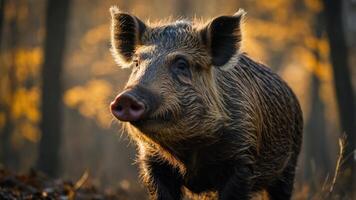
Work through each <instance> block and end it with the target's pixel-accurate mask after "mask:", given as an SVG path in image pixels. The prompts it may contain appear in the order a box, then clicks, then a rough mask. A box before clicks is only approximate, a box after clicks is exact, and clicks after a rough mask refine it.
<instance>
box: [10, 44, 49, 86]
mask: <svg viewBox="0 0 356 200" xmlns="http://www.w3.org/2000/svg"><path fill="white" fill-rule="evenodd" d="M42 60H43V53H42V48H40V47H36V48H33V49H18V50H17V51H16V52H15V66H16V79H17V80H18V81H19V82H24V81H25V80H26V79H27V78H28V77H29V76H32V77H35V76H36V75H38V73H39V70H40V66H41V63H42Z"/></svg>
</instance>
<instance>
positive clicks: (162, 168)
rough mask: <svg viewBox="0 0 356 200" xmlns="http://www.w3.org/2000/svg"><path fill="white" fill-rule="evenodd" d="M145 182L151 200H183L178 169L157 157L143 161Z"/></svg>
mask: <svg viewBox="0 0 356 200" xmlns="http://www.w3.org/2000/svg"><path fill="white" fill-rule="evenodd" d="M141 174H142V178H143V182H144V184H145V185H146V187H147V188H148V190H149V193H150V198H149V199H150V200H181V199H182V190H181V188H182V178H181V175H180V173H179V171H178V169H176V168H173V167H172V166H171V165H169V164H168V163H167V162H165V161H162V160H160V159H157V158H155V157H146V158H145V159H144V160H141Z"/></svg>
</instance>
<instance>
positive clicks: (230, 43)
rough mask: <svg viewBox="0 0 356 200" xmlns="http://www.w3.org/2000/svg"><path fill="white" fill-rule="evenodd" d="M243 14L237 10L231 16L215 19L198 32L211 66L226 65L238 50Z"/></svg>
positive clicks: (242, 11) (243, 12) (240, 10)
mask: <svg viewBox="0 0 356 200" xmlns="http://www.w3.org/2000/svg"><path fill="white" fill-rule="evenodd" d="M245 14H246V12H245V11H244V10H242V9H239V11H238V12H236V13H235V14H234V15H233V16H220V17H217V18H215V19H213V20H211V21H210V22H209V23H208V24H207V25H206V26H205V27H204V28H203V29H202V30H201V31H200V35H201V39H202V42H203V43H204V45H205V46H206V47H207V48H208V51H209V52H210V54H211V57H212V64H213V65H215V66H222V65H224V64H226V63H227V62H228V61H229V60H230V59H231V58H232V57H233V56H234V55H235V54H236V53H237V52H238V51H239V50H240V43H241V23H242V20H243V18H244V16H245Z"/></svg>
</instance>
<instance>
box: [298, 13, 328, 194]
mask: <svg viewBox="0 0 356 200" xmlns="http://www.w3.org/2000/svg"><path fill="white" fill-rule="evenodd" d="M322 17H323V16H322V13H317V14H316V16H315V22H314V25H313V29H314V37H315V38H316V39H317V41H319V40H320V39H321V38H322V35H323V32H324V31H325V27H324V24H323V21H322ZM318 46H319V44H318V43H316V46H315V47H313V49H311V51H312V53H313V55H314V58H315V66H314V69H315V71H313V73H312V74H311V83H310V88H311V90H310V97H311V98H310V108H311V109H310V114H309V117H308V121H307V122H306V126H305V132H306V134H305V137H304V148H305V162H304V164H305V167H304V169H305V173H304V179H305V180H306V181H308V183H309V185H310V187H311V190H312V191H311V192H313V191H315V189H316V188H315V187H318V186H316V185H314V184H313V181H315V180H317V179H319V178H321V177H315V176H316V175H319V176H322V177H324V176H325V175H326V174H327V172H329V170H330V159H329V156H328V150H327V147H326V145H325V144H327V136H326V119H325V105H324V102H323V101H322V99H321V98H320V84H321V81H320V78H319V77H318V74H316V71H317V68H318V67H320V66H319V65H320V60H321V55H320V52H319V48H318ZM313 164H314V166H313ZM316 168H317V169H318V170H317V171H314V170H316Z"/></svg>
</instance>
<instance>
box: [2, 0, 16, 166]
mask: <svg viewBox="0 0 356 200" xmlns="http://www.w3.org/2000/svg"><path fill="white" fill-rule="evenodd" d="M1 3H2V4H3V5H2V9H4V6H5V1H3V2H1ZM8 3H10V4H11V3H12V4H14V6H15V7H18V4H19V3H18V2H8ZM2 12H3V11H2ZM2 15H3V17H4V14H2ZM4 23H5V22H4V18H2V25H1V26H2V27H3V26H4ZM7 23H8V26H9V27H10V29H9V32H10V37H9V38H8V40H7V41H6V42H7V45H8V47H7V49H8V50H9V52H10V58H11V61H10V62H9V65H8V66H2V67H4V68H3V70H4V72H5V74H7V75H8V85H7V88H6V89H7V91H6V92H7V93H6V94H4V95H6V96H7V97H8V99H7V100H5V99H4V102H2V103H3V104H2V105H1V109H2V111H3V112H4V113H5V126H4V128H3V129H2V130H1V133H0V135H1V137H2V138H1V151H2V154H3V155H2V159H3V162H4V164H5V165H6V166H7V167H8V168H11V169H17V168H18V167H19V166H18V162H19V157H18V150H16V148H15V147H14V145H12V144H13V142H12V133H13V131H14V127H15V121H14V119H13V116H12V111H11V109H12V108H11V105H12V102H13V97H14V94H15V91H16V88H17V87H18V83H17V79H16V68H17V66H16V64H15V63H16V60H15V54H16V51H17V48H18V41H19V38H18V36H19V29H18V27H17V26H18V24H17V15H15V16H13V17H11V18H10V19H9V21H8V22H7ZM1 31H3V30H1ZM4 42H5V41H4Z"/></svg>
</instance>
